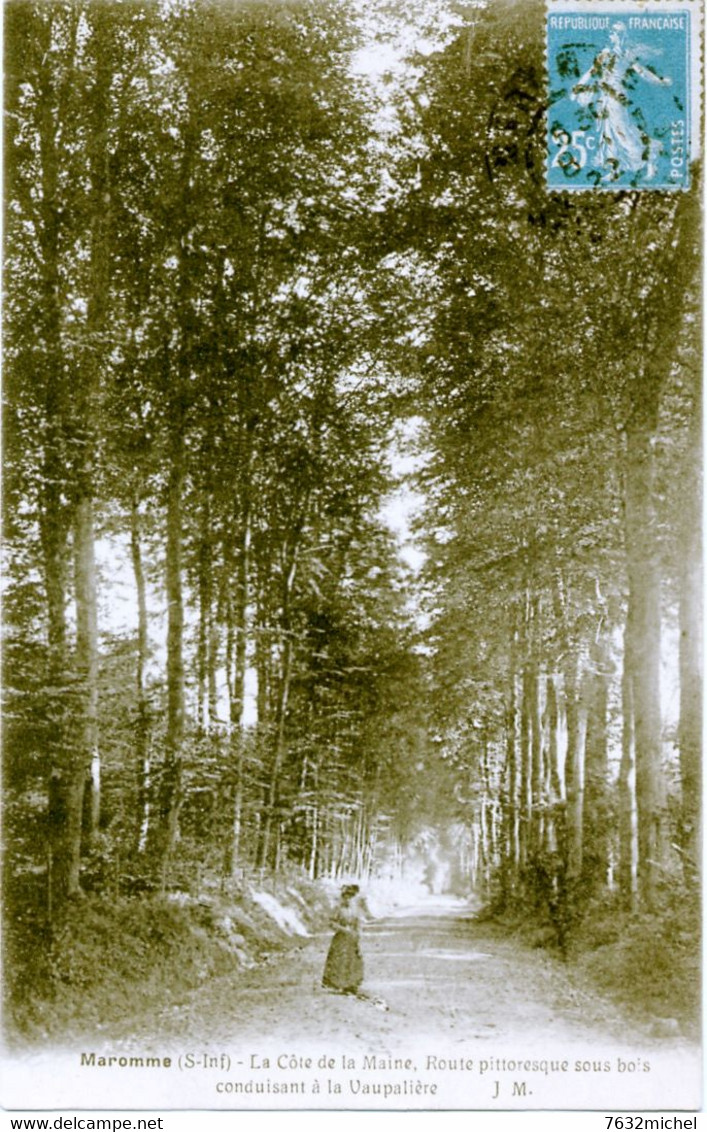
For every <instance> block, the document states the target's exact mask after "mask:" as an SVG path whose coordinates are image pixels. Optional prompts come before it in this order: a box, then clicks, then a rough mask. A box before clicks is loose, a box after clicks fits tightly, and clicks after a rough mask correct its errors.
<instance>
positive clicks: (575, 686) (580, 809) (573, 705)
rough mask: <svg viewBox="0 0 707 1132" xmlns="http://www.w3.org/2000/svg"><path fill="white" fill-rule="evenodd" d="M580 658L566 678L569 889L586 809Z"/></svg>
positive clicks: (578, 866)
mask: <svg viewBox="0 0 707 1132" xmlns="http://www.w3.org/2000/svg"><path fill="white" fill-rule="evenodd" d="M582 679H583V678H582V671H581V661H580V659H579V658H577V659H576V660H575V662H574V665H573V667H572V670H571V671H569V672H568V674H567V676H566V678H565V703H566V708H565V712H566V718H567V756H566V759H565V799H566V801H565V812H566V820H565V842H566V862H567V865H566V876H567V885H568V889H569V891H570V893H571V892H573V891H574V888H575V886H576V882H577V881H578V879H579V876H580V873H581V869H582V849H583V846H582V826H583V813H584V755H585V740H586V731H587V713H586V708H585V707H584V705H583V703H582V702H581V696H580V688H581V686H582Z"/></svg>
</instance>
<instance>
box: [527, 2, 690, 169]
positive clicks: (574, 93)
mask: <svg viewBox="0 0 707 1132" xmlns="http://www.w3.org/2000/svg"><path fill="white" fill-rule="evenodd" d="M694 16H695V8H694V5H693V4H691V3H689V0H688V2H687V3H684V4H671V3H660V2H657V3H643V4H622V3H621V2H620V0H619V2H618V3H617V2H616V0H608V2H606V3H603V2H601V0H592V2H589V3H588V2H587V0H574V2H571V0H565V2H564V3H557V4H553V3H551V4H550V7H549V9H548V12H547V17H546V18H547V80H548V110H547V144H548V159H547V183H548V186H549V187H550V188H552V189H661V190H670V189H686V188H687V187H688V186H689V183H690V162H691V160H692V159H693V158H694V157H695V156H696V154H695V153H694V152H692V150H694V148H695V146H694V125H695V123H694V121H693V116H695V115H698V107H696V106H693V101H694V99H693V93H694V92H693V86H692V72H693V70H694V66H695V49H696V47H698V45H697V44H696V43H695V42H693V41H694V40H695V39H696V38H697V26H696V20H695V19H694Z"/></svg>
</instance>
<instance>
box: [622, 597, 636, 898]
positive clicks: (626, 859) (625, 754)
mask: <svg viewBox="0 0 707 1132" xmlns="http://www.w3.org/2000/svg"><path fill="white" fill-rule="evenodd" d="M629 616H630V611H629ZM631 639H632V634H631V631H630V629H629V626H628V619H627V621H626V626H625V628H624V658H623V676H622V681H621V699H622V703H621V714H622V718H623V726H622V735H621V765H620V767H619V867H618V880H619V891H620V893H621V900H622V903H623V905H624V907H625V908H627V909H628V910H629V911H633V910H634V909H635V907H636V903H637V900H638V818H637V813H636V743H635V734H634V728H633V678H632V675H631V672H632V665H631V660H630V657H629V655H628V653H629V651H630V649H631Z"/></svg>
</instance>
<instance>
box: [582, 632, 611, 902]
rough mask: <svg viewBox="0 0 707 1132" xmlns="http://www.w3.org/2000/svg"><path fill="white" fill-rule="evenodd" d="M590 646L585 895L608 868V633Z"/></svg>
mask: <svg viewBox="0 0 707 1132" xmlns="http://www.w3.org/2000/svg"><path fill="white" fill-rule="evenodd" d="M600 634H601V635H600V636H599V639H598V640H597V641H595V642H594V643H593V645H592V648H591V649H590V654H589V665H590V671H589V673H588V676H587V681H586V687H587V740H586V757H585V764H584V813H583V816H582V887H583V890H584V892H585V894H586V895H589V894H590V893H592V894H593V893H596V892H599V891H601V890H602V889H603V888H605V886H606V883H607V879H608V872H609V834H610V817H609V782H608V774H609V748H608V734H607V727H608V698H609V697H608V685H609V670H610V663H609V656H608V640H607V637H606V634H605V632H604V631H603V630H601V629H600Z"/></svg>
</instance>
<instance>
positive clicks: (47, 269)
mask: <svg viewBox="0 0 707 1132" xmlns="http://www.w3.org/2000/svg"><path fill="white" fill-rule="evenodd" d="M36 28H37V33H38V34H39V35H40V36H41V37H42V38H41V41H40V43H39V45H38V46H39V49H40V51H41V52H42V53H43V63H42V66H41V69H40V73H39V76H38V92H39V155H40V172H39V183H40V188H41V203H40V205H39V224H38V241H39V247H40V254H41V275H42V280H41V282H42V299H43V301H42V307H41V318H42V325H41V336H42V337H43V339H44V341H45V343H46V348H45V352H44V365H43V366H42V370H41V378H42V382H43V387H44V413H45V424H44V428H45V437H44V458H43V462H42V469H41V484H40V492H39V531H40V541H41V546H42V559H43V572H44V585H45V592H46V602H47V623H48V646H49V647H48V665H47V689H48V690H47V715H48V719H49V728H48V754H49V766H48V774H47V795H48V801H47V824H48V847H47V850H48V867H47V901H48V905H49V908H50V912H54V911H56V910H58V909H59V908H60V907H61V906H62V905H63V903H64V902H65V901H66V900H67V899H68V898H70V897H72V896H75V895H77V894H78V892H79V871H80V863H81V816H82V800H83V788H84V768H83V766H82V765H81V763H80V761H79V760H78V759H77V751H76V746H75V742H76V736H75V734H74V733H73V728H72V717H73V716H74V713H75V705H74V694H73V693H74V687H73V680H72V677H71V674H70V664H69V656H68V646H67V619H66V593H67V574H68V534H69V530H70V526H71V510H70V505H69V503H68V502H67V501H68V500H70V499H72V498H73V490H72V484H71V472H70V466H71V465H70V459H69V455H68V452H69V448H68V445H67V426H68V419H69V415H70V414H69V389H68V384H67V383H68V378H67V376H66V371H65V368H64V364H63V358H62V351H61V297H60V296H61V272H60V261H61V250H60V248H61V240H62V235H63V225H64V223H65V215H64V213H63V210H62V207H61V203H62V202H61V197H60V187H59V154H58V152H57V130H56V124H55V120H54V116H55V114H56V115H57V116H58V115H59V113H60V108H59V106H58V101H57V100H58V95H57V91H56V89H55V85H54V84H55V76H54V74H53V71H52V59H53V55H52V50H51V49H52V41H53V37H54V10H53V9H47V13H46V19H43V18H40V19H39V20H38V21H37V24H36ZM73 34H74V36H75V34H76V25H74V31H73Z"/></svg>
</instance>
